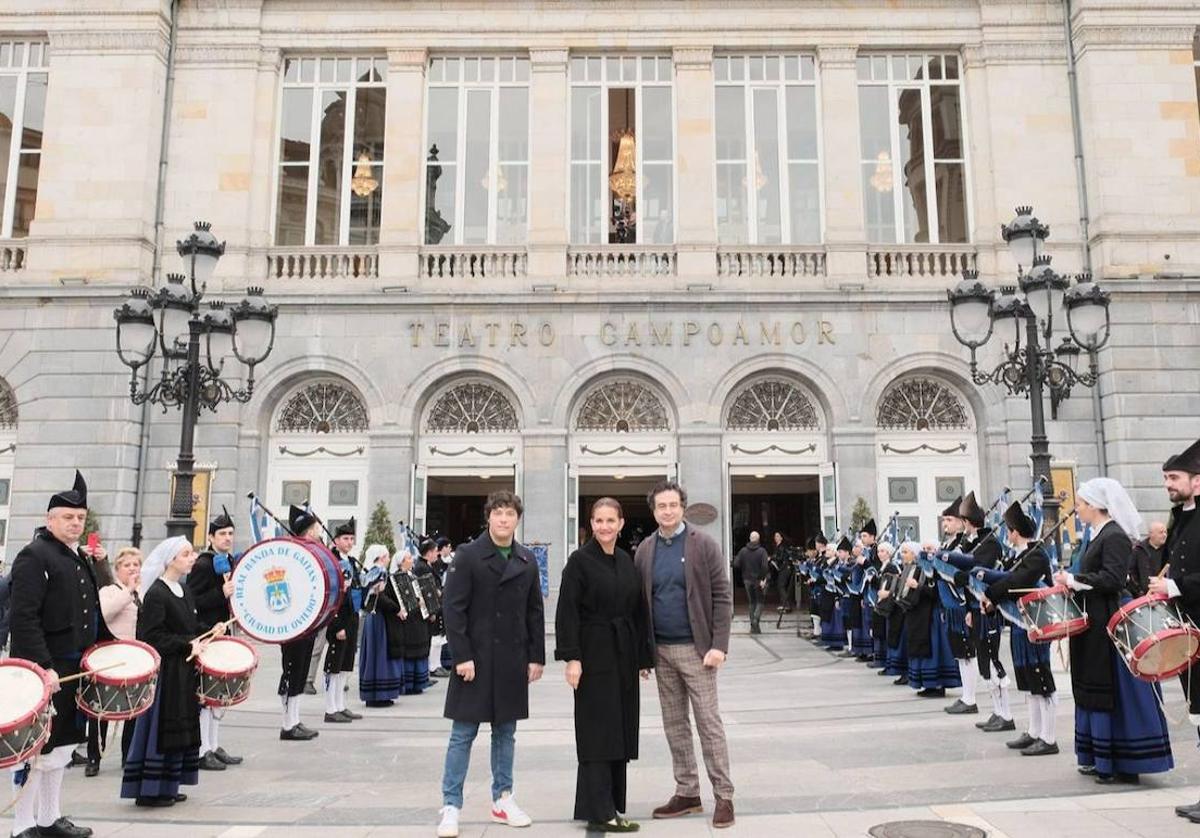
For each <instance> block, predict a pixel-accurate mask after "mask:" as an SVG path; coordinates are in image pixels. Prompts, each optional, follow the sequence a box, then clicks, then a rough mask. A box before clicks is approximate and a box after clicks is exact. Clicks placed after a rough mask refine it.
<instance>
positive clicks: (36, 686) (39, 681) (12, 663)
mask: <svg viewBox="0 0 1200 838" xmlns="http://www.w3.org/2000/svg"><path fill="white" fill-rule="evenodd" d="M51 692H52V690H51V682H50V676H49V675H48V674H46V670H44V669H42V668H41V667H40V666H38V665H37V664H36V663H33V662H32V661H27V660H21V659H20V658H5V659H4V660H0V768H8V767H10V766H13V765H20V764H21V763H23V762H25V761H26V760H27V759H29V758H30V757H31V756H33V755H34V754H36V753H38V752H39V751H40V750H41V749H42V746H43V745H45V744H46V740H47V739H49V738H50V695H51Z"/></svg>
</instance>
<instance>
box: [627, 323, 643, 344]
mask: <svg viewBox="0 0 1200 838" xmlns="http://www.w3.org/2000/svg"><path fill="white" fill-rule="evenodd" d="M630 344H633V345H634V346H641V345H642V338H641V336H640V335H639V334H638V327H637V323H630V324H629V329H628V330H627V331H626V332H625V345H626V346H629V345H630Z"/></svg>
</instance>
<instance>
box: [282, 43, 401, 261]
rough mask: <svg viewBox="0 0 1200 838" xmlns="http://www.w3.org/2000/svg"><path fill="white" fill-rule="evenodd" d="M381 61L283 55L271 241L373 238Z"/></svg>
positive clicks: (379, 195) (362, 241) (382, 102)
mask: <svg viewBox="0 0 1200 838" xmlns="http://www.w3.org/2000/svg"><path fill="white" fill-rule="evenodd" d="M386 80H387V60H386V59H384V58H374V57H369V56H368V57H362V56H328V57H325V56H321V57H312V58H309V57H305V56H297V57H293V58H287V59H285V60H284V69H283V97H282V98H283V101H282V105H281V107H280V119H279V188H278V190H277V192H276V199H275V244H277V245H283V246H297V245H326V246H344V245H372V244H378V243H379V223H380V215H381V209H382V206H383V134H384V118H385V109H386V101H387V91H386V89H385V82H386Z"/></svg>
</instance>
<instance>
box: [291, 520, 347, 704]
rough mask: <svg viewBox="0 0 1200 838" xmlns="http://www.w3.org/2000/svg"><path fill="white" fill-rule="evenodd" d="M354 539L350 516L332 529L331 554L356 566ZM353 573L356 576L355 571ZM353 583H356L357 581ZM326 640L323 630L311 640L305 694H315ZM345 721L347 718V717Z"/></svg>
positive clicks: (327, 640)
mask: <svg viewBox="0 0 1200 838" xmlns="http://www.w3.org/2000/svg"><path fill="white" fill-rule="evenodd" d="M356 540H357V539H356V525H355V522H354V518H353V517H351V518H350V520H349V521H347V522H346V523H345V524H341V525H339V526H338V527H337V528H336V529H334V531H333V544H332V546H331V547H330V548H329V549H330V550H332V551H333V554H334V555H335V556H337V557H338V559H339V560H342V561H343V562H344V561H345V560H347V559H349V560H350V563H351V564H353V565H356V566H357V563H356V562H355V560H354V558H353V557H352V556H351V555H350V551H351V550H353V549H354V544H355V541H356ZM355 575H356V576H357V573H356V574H355ZM354 584H357V581H355V583H354ZM347 595H348V594H347ZM360 596H361V594H360ZM328 642H329V639H328V637H326V633H325V632H323V631H322V632H318V634H317V637H316V639H315V640H314V641H313V651H312V658H310V659H309V661H308V677H307V678H306V679H305V681H304V694H305V695H316V694H317V667H319V666H320V665H321V656H322V654H323V653H324V652H325V649H326V645H327V644H328ZM347 721H349V720H348V719H347Z"/></svg>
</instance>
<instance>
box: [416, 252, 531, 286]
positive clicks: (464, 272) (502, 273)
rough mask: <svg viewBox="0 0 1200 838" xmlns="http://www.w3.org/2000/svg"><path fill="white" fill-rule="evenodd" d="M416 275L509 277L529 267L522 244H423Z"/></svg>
mask: <svg viewBox="0 0 1200 838" xmlns="http://www.w3.org/2000/svg"><path fill="white" fill-rule="evenodd" d="M418 258H419V262H418V271H417V273H418V276H420V277H421V278H430V279H448V278H454V277H457V278H460V279H463V278H465V279H487V278H492V279H511V278H513V277H523V276H525V274H526V273H527V271H528V268H529V259H528V257H527V255H526V252H525V248H524V247H519V246H518V247H511V246H510V247H504V246H496V247H483V246H478V247H471V246H465V247H426V248H422V250H421V253H420V255H419V257H418Z"/></svg>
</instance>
